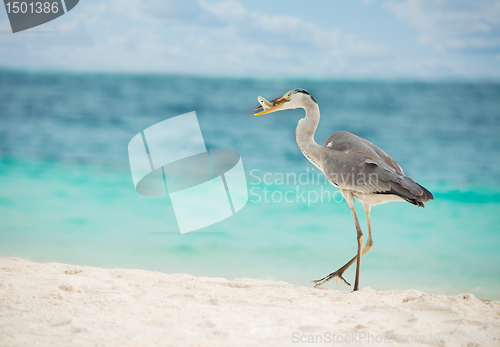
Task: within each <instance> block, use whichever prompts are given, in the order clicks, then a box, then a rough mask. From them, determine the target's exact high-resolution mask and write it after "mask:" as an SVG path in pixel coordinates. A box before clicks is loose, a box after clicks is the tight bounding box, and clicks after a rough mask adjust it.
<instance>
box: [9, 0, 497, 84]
mask: <svg viewBox="0 0 500 347" xmlns="http://www.w3.org/2000/svg"><path fill="white" fill-rule="evenodd" d="M0 68H14V69H33V70H64V71H95V72H127V73H129V72H130V73H162V74H181V75H184V74H187V75H208V76H235V77H240V76H248V77H264V78H266V77H270V78H274V77H281V78H286V77H310V78H356V79H366V78H367V79H371V78H375V79H379V78H382V79H431V80H436V79H437V80H442V79H465V80H500V1H498V0H474V1H470V0H328V1H305V0H300V1H298V0H288V1H281V0H279V1H269V0H267V1H266V0H255V1H237V0H183V1H174V0H106V1H102V0H80V3H79V4H78V5H77V6H76V7H75V8H74V9H73V10H72V11H70V12H68V13H67V14H65V15H64V16H62V17H59V18H57V19H55V20H53V21H51V22H49V23H46V24H43V25H41V26H38V27H35V28H32V29H29V30H27V31H24V32H20V33H16V34H13V33H12V32H11V29H10V24H9V22H8V19H7V13H6V10H5V11H4V10H0Z"/></svg>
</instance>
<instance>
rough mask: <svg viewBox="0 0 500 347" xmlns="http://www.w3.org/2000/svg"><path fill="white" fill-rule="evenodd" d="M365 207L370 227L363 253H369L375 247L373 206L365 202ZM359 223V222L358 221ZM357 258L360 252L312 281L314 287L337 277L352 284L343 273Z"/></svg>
mask: <svg viewBox="0 0 500 347" xmlns="http://www.w3.org/2000/svg"><path fill="white" fill-rule="evenodd" d="M346 201H347V200H346ZM363 209H364V210H365V214H366V224H367V227H368V240H367V241H366V245H365V247H363V252H362V255H365V254H366V253H368V252H369V251H370V250H371V249H372V248H373V240H372V228H371V222H370V210H371V206H370V205H366V204H363ZM356 220H357V218H356V219H355V223H356ZM358 225H359V223H358ZM357 229H358V228H357V227H356V231H357ZM361 243H362V242H361ZM357 259H358V254H356V255H355V256H354V257H353V258H352V259H351V260H349V261H348V262H347V263H346V264H345V265H344V266H342V267H341V268H340V269H338V270H337V271H335V272H332V273H331V274H329V275H328V276H325V277H323V278H321V279H319V280H315V281H311V282H313V283H314V287H319V286H321V285H322V284H325V283H326V282H328V281H330V280H332V279H334V278H336V279H337V284H339V279H341V280H342V282H344V283H345V284H346V285H348V286H351V285H350V284H349V282H347V281H346V280H345V278H344V277H343V276H342V275H343V274H344V272H345V271H346V270H347V269H348V268H349V267H350V266H351V265H352V264H354V262H356V260H357Z"/></svg>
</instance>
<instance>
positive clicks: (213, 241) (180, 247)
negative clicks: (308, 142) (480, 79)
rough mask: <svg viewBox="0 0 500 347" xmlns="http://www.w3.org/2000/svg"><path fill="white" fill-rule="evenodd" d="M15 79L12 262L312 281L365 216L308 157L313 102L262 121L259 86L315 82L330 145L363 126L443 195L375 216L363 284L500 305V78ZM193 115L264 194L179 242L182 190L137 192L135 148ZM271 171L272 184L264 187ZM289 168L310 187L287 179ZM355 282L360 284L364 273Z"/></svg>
mask: <svg viewBox="0 0 500 347" xmlns="http://www.w3.org/2000/svg"><path fill="white" fill-rule="evenodd" d="M0 85H1V88H0V117H1V122H0V135H1V136H0V151H1V152H0V153H1V156H0V216H1V218H0V256H1V257H6V256H18V257H22V258H26V259H31V260H34V261H40V262H48V261H57V262H65V263H72V264H79V265H90V266H101V267H122V268H142V269H150V270H157V271H163V272H167V273H175V272H182V273H190V274H193V275H197V276H219V277H226V278H230V279H232V278H235V277H253V278H261V279H272V280H282V281H287V282H290V283H294V284H297V285H310V284H309V281H310V280H313V279H318V278H320V277H323V276H324V275H326V274H328V273H330V272H332V271H334V270H336V269H337V268H338V267H340V266H341V265H343V264H344V263H345V262H346V261H347V260H349V259H350V258H351V257H352V256H353V255H354V253H355V251H356V236H355V231H354V226H353V222H352V218H351V214H350V212H349V209H348V207H347V206H346V205H345V203H343V202H341V201H340V199H338V195H335V192H336V190H335V189H334V188H333V187H331V186H329V185H328V184H326V183H325V182H324V180H323V179H322V176H321V175H320V176H318V175H317V174H318V173H317V171H316V172H315V171H314V169H313V168H312V165H310V164H309V163H308V162H307V161H306V159H305V158H303V157H302V155H301V154H300V152H299V150H298V148H297V145H296V143H295V142H294V127H295V124H296V122H297V121H298V119H299V118H300V117H301V113H300V112H299V111H297V112H295V111H293V112H290V113H282V114H276V115H272V116H269V117H267V118H264V117H259V118H256V117H253V116H251V114H252V113H251V109H252V108H253V107H255V106H256V102H255V101H256V96H257V95H263V96H265V97H268V98H272V97H275V96H278V95H280V94H283V93H284V92H286V91H287V90H289V89H292V88H295V87H303V88H306V89H308V90H309V91H310V92H311V93H312V94H313V95H314V96H315V98H316V99H317V100H318V102H319V104H320V107H321V111H322V114H323V118H322V120H321V123H320V128H321V130H320V131H319V132H318V134H317V140H318V141H320V140H321V139H325V138H326V137H327V136H328V135H329V133H331V132H333V131H336V130H349V131H352V132H354V133H356V134H358V135H361V136H363V137H365V138H367V139H369V140H371V141H372V142H374V143H376V144H378V145H380V146H381V147H383V148H384V149H386V150H387V151H388V152H389V153H390V154H391V155H393V157H394V158H395V159H396V160H397V161H398V162H400V164H401V165H402V166H403V167H404V168H405V170H406V172H407V173H409V174H410V175H411V176H412V177H413V178H414V179H415V180H417V181H418V182H419V183H421V184H422V185H424V186H425V187H426V188H428V189H429V190H431V191H432V192H433V194H434V196H435V200H434V201H431V202H430V203H428V204H427V207H426V208H425V209H421V208H417V207H415V206H413V205H411V204H407V203H391V204H386V205H382V206H376V207H374V208H373V209H372V229H373V235H374V243H375V246H374V248H373V250H372V251H371V252H370V253H368V255H366V257H364V258H363V261H362V270H361V271H362V272H361V286H362V287H364V286H369V287H372V288H375V289H379V290H384V289H393V288H399V289H406V288H416V289H419V290H422V291H427V292H431V293H435V294H449V295H451V294H459V293H465V292H467V293H473V294H475V295H476V296H477V297H479V298H482V299H490V300H492V299H494V300H500V276H499V275H500V252H499V251H498V249H499V246H500V214H499V211H500V209H499V208H500V185H499V184H498V182H499V178H500V166H499V161H498V159H499V158H498V155H497V153H498V150H499V149H500V140H499V136H498V134H499V130H500V86H499V85H498V84H491V83H488V84H481V83H476V84H473V83H462V84H457V83H455V84H453V83H448V84H447V83H425V82H352V81H285V80H283V81H279V82H270V81H259V80H231V79H202V78H198V79H197V78H184V77H171V76H156V77H155V76H112V75H110V76H107V75H68V74H42V73H38V74H32V73H26V72H8V71H3V72H0ZM193 110H195V111H196V112H197V114H198V118H199V120H200V124H201V128H202V132H203V135H204V137H205V140H206V142H207V147H209V148H232V149H235V150H237V151H239V152H240V153H241V154H242V159H243V163H244V166H245V171H246V172H247V177H248V188H249V189H250V195H249V197H250V201H249V203H248V205H247V206H246V207H245V208H244V209H243V210H241V211H240V212H239V213H238V214H236V215H235V216H233V217H231V218H229V219H227V220H224V221H222V222H220V223H217V224H215V225H212V226H210V227H207V228H204V229H203V230H201V231H200V233H190V234H185V235H180V234H179V233H178V227H177V223H176V220H175V216H174V214H173V210H172V206H171V203H170V201H169V199H168V198H154V197H146V196H141V195H139V194H137V193H136V192H135V190H134V187H133V183H132V178H131V175H130V169H129V167H128V162H127V144H128V141H129V140H130V138H131V137H132V136H134V135H135V134H136V133H137V132H139V131H140V130H142V129H144V128H145V127H147V126H149V125H152V124H155V123H156V122H158V121H161V120H163V119H165V118H168V117H171V116H176V115H178V114H182V113H184V112H188V111H193ZM330 115H331V116H330ZM268 173H275V176H273V178H272V179H271V176H269V175H268V176H266V177H267V180H268V181H267V182H268V183H269V184H265V183H264V182H260V183H259V181H260V180H261V179H262V178H263V176H264V175H266V174H268ZM280 173H281V174H283V175H284V176H285V177H286V175H287V174H288V175H289V177H294V175H296V176H295V177H298V175H300V174H302V176H301V177H302V179H303V180H302V181H301V182H293V180H291V179H289V180H288V181H286V180H285V181H284V182H283V181H280V180H277V179H276V178H277V177H279V174H280ZM276 174H277V175H276ZM306 174H308V176H307V177H308V179H307V180H306V179H305V177H306ZM313 177H314V181H313ZM318 178H319V179H318ZM264 189H266V190H267V193H264ZM287 192H288V195H286V194H287ZM301 193H303V194H302V195H301ZM316 193H317V195H316ZM285 195H286V196H287V197H288V201H284V200H283V199H281V197H284V196H285ZM308 195H309V196H310V197H311V198H312V201H311V199H310V201H307V199H305V201H304V200H303V199H302V198H301V196H302V197H306V198H307V196H308ZM316 196H318V197H320V196H322V197H323V201H321V199H318V200H319V201H314V198H315V197H316ZM266 199H267V200H266ZM357 209H358V215H359V217H360V221H361V223H362V226H363V227H364V215H363V212H362V208H361V206H359V205H358V206H357ZM345 277H346V279H347V280H348V281H351V283H352V282H353V280H354V269H350V270H349V271H348V272H347V273H346V276H345ZM328 286H329V287H331V288H335V289H341V290H348V288H347V287H346V286H344V285H342V284H341V285H339V286H337V285H335V284H334V283H330V284H328Z"/></svg>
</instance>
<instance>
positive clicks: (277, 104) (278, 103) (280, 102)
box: [254, 96, 290, 116]
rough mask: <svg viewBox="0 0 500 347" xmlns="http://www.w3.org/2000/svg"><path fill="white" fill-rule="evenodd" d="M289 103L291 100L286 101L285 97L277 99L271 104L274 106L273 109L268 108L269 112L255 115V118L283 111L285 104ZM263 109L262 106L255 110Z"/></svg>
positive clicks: (264, 111) (265, 111)
mask: <svg viewBox="0 0 500 347" xmlns="http://www.w3.org/2000/svg"><path fill="white" fill-rule="evenodd" d="M288 101H290V100H288V99H285V98H284V97H282V96H280V97H279V98H276V99H274V100H272V101H271V102H270V103H271V104H273V105H274V106H272V107H271V108H268V109H267V110H263V111H261V112H258V113H255V114H254V115H255V116H260V115H263V114H267V113H273V112H276V111H279V110H281V109H282V108H283V104H284V103H285V102H288ZM261 109H262V106H259V107H257V108H254V111H257V110H261Z"/></svg>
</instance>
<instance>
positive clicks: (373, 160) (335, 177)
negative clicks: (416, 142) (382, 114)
mask: <svg viewBox="0 0 500 347" xmlns="http://www.w3.org/2000/svg"><path fill="white" fill-rule="evenodd" d="M320 153H321V162H322V167H323V171H324V173H325V175H326V177H327V178H328V180H329V181H330V182H331V183H332V184H334V185H335V186H336V187H338V188H340V189H347V190H353V191H356V192H360V193H365V194H393V195H397V196H400V197H402V198H403V199H405V200H407V201H409V202H411V203H412V204H415V205H418V206H423V204H422V202H427V201H429V199H432V198H433V196H432V194H431V193H430V192H429V191H428V190H427V189H425V188H424V187H422V186H421V185H419V184H418V183H416V182H415V181H413V180H412V179H411V178H410V177H407V176H405V175H404V173H403V170H402V169H401V167H400V166H399V165H398V164H397V163H396V162H395V161H394V160H393V159H392V158H391V157H390V156H389V155H388V154H387V153H385V152H384V151H383V150H382V149H380V148H379V147H377V146H375V145H374V144H372V143H371V142H369V141H366V140H365V139H362V138H360V137H358V136H356V135H353V134H350V133H347V132H339V133H335V134H333V135H332V136H330V137H329V138H328V140H326V142H325V145H324V146H322V148H321V152H320Z"/></svg>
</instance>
